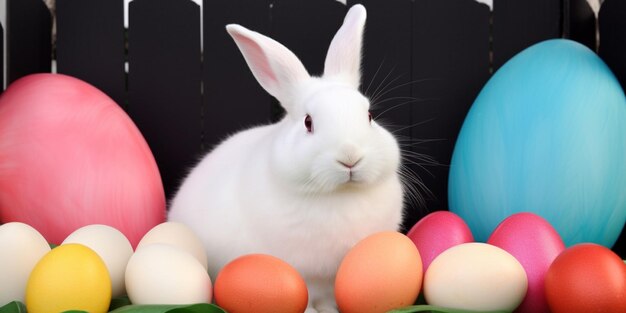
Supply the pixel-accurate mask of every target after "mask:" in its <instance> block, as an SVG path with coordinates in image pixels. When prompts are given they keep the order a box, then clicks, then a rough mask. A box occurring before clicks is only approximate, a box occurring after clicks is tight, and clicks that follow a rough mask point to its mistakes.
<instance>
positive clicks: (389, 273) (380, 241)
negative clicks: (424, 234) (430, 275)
mask: <svg viewBox="0 0 626 313" xmlns="http://www.w3.org/2000/svg"><path fill="white" fill-rule="evenodd" d="M422 275H423V274H422V259H421V257H420V254H419V252H418V251H417V248H416V247H415V244H413V242H412V241H411V239H409V238H408V237H407V236H405V235H403V234H401V233H398V232H391V231H388V232H380V233H376V234H374V235H371V236H369V237H367V238H365V239H363V240H362V241H360V242H359V243H357V244H356V245H355V246H354V247H353V248H352V249H350V251H349V252H348V254H346V256H345V258H344V259H343V261H342V262H341V265H340V266H339V270H338V271H337V277H336V280H335V298H336V300H337V305H338V306H339V311H341V312H342V313H351V312H358V313H369V312H372V313H374V312H386V311H389V310H392V309H397V308H400V307H404V306H408V305H412V304H413V303H415V300H416V299H417V296H418V295H419V292H420V289H421V286H422Z"/></svg>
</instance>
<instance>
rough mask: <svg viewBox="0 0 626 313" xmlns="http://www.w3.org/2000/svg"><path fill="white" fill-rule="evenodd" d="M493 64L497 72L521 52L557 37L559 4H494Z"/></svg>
mask: <svg viewBox="0 0 626 313" xmlns="http://www.w3.org/2000/svg"><path fill="white" fill-rule="evenodd" d="M493 2H494V4H493V5H494V11H493V63H494V68H495V69H498V68H500V66H502V65H503V64H504V63H505V62H506V61H508V60H509V59H510V58H511V57H513V56H514V55H515V54H517V53H518V52H520V51H522V50H524V49H525V48H527V47H529V46H531V45H533V44H535V43H537V42H540V41H543V40H546V39H550V38H558V37H560V36H561V31H562V27H561V0H494V1H493Z"/></svg>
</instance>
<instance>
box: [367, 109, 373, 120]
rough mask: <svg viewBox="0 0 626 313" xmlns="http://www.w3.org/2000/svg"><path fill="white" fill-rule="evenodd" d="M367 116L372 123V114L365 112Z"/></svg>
mask: <svg viewBox="0 0 626 313" xmlns="http://www.w3.org/2000/svg"><path fill="white" fill-rule="evenodd" d="M367 116H368V118H369V119H370V123H371V122H372V112H369V111H368V112H367Z"/></svg>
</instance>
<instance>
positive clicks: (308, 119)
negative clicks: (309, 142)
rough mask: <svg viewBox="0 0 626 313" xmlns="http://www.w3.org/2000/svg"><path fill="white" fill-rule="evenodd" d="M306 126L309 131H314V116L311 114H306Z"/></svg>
mask: <svg viewBox="0 0 626 313" xmlns="http://www.w3.org/2000/svg"><path fill="white" fill-rule="evenodd" d="M304 127H306V131H307V132H309V133H312V132H313V118H311V115H308V114H307V115H306V117H305V118H304Z"/></svg>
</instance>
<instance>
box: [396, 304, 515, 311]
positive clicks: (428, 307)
mask: <svg viewBox="0 0 626 313" xmlns="http://www.w3.org/2000/svg"><path fill="white" fill-rule="evenodd" d="M416 312H431V313H478V312H477V311H468V310H461V309H450V308H442V307H438V306H434V305H413V306H408V307H405V308H400V309H396V310H391V311H389V312H387V313H416ZM480 313H511V312H510V311H489V312H485V311H480Z"/></svg>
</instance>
